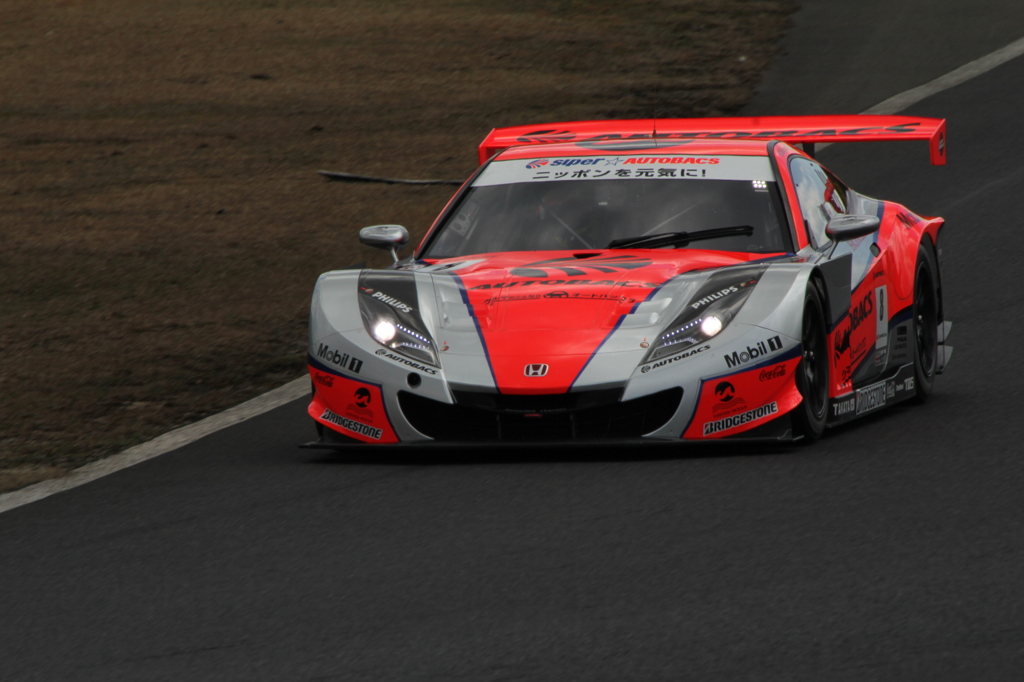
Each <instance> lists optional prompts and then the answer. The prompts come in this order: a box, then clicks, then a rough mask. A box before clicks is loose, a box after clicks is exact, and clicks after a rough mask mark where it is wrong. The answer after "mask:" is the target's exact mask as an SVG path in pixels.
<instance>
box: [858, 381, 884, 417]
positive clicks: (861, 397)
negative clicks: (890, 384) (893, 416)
mask: <svg viewBox="0 0 1024 682" xmlns="http://www.w3.org/2000/svg"><path fill="white" fill-rule="evenodd" d="M879 407H885V382H884V381H882V382H880V383H877V384H873V385H871V386H867V387H865V388H861V389H859V390H858V391H857V414H864V413H865V412H870V411H871V410H874V409H876V408H879Z"/></svg>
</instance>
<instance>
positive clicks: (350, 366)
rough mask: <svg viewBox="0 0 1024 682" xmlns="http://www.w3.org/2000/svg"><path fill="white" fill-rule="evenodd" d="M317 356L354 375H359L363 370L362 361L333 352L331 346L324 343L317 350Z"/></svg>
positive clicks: (346, 354) (345, 354)
mask: <svg viewBox="0 0 1024 682" xmlns="http://www.w3.org/2000/svg"><path fill="white" fill-rule="evenodd" d="M316 356H317V357H318V358H320V359H321V360H325V361H327V362H329V363H331V364H332V365H337V366H338V367H340V368H342V369H347V370H348V371H350V372H352V373H353V374H359V370H361V369H362V368H363V361H362V360H359V359H357V358H354V357H349V354H348V353H342V352H340V351H337V350H332V349H331V348H330V347H329V346H327V345H325V344H322V343H321V344H320V346H319V347H318V348H317V349H316Z"/></svg>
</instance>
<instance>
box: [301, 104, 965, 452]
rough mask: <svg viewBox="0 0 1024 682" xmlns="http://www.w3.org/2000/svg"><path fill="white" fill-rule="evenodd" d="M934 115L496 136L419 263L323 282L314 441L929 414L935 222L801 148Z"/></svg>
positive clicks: (769, 430)
mask: <svg viewBox="0 0 1024 682" xmlns="http://www.w3.org/2000/svg"><path fill="white" fill-rule="evenodd" d="M861 140H868V141H892V140H923V141H927V142H928V145H929V150H930V156H931V160H932V163H933V164H936V165H940V164H944V163H945V160H946V139H945V121H944V120H939V119H926V118H910V117H902V116H815V117H761V118H718V119H658V120H624V121H585V122H572V123H556V124H549V125H538V126H522V127H515V128H500V129H495V130H493V131H492V132H491V133H490V134H489V135H488V136H487V137H486V139H484V141H483V143H482V144H481V145H480V148H479V159H480V167H479V168H478V169H477V171H476V172H475V173H474V174H473V175H472V176H471V177H470V178H469V179H468V180H467V181H466V182H465V183H464V184H463V185H462V187H461V188H460V189H459V190H458V192H457V193H456V194H455V196H454V197H453V198H452V199H451V201H450V202H449V203H448V205H447V206H446V207H445V208H444V210H443V211H442V212H441V214H440V216H439V217H438V218H437V220H436V221H435V222H434V224H433V226H432V227H431V228H430V230H429V231H428V232H427V233H426V235H425V237H424V238H423V240H422V241H421V242H420V243H419V245H418V246H417V247H416V249H415V251H414V252H413V253H412V254H410V255H409V256H407V257H405V258H404V259H401V260H400V259H399V257H398V249H400V248H401V247H402V246H403V245H405V244H406V242H407V241H408V239H409V235H408V232H407V231H406V229H405V228H403V227H401V226H398V225H376V226H372V227H367V228H364V229H363V230H362V231H361V232H360V239H361V241H362V242H363V243H364V244H368V245H371V246H375V247H380V248H385V249H390V250H391V252H392V256H393V259H394V261H395V262H394V263H393V264H392V265H391V266H389V267H387V268H383V269H365V268H358V267H357V268H352V269H343V270H337V271H333V272H328V273H325V274H323V275H321V276H320V278H319V280H318V281H317V284H316V288H315V290H314V292H313V301H312V307H311V314H310V323H309V353H308V364H309V373H310V376H311V378H312V385H313V397H312V401H311V402H310V405H309V415H310V416H311V417H312V418H313V420H314V422H315V423H316V426H317V430H318V433H319V440H318V441H317V442H316V443H315V445H319V446H326V447H335V446H344V445H345V444H348V443H370V444H399V443H430V442H435V443H454V442H483V443H486V442H497V443H500V442H506V441H511V442H536V441H543V442H604V443H607V442H614V441H619V440H621V441H632V442H673V441H706V440H720V439H758V440H770V441H791V440H814V439H817V438H818V437H820V436H821V435H822V433H823V431H824V430H825V429H826V428H827V427H832V426H836V425H839V424H843V423H845V422H848V421H850V420H853V419H856V418H858V417H861V416H864V415H866V414H870V413H872V412H875V411H877V410H880V409H882V408H884V407H886V406H889V405H893V404H895V403H898V402H901V401H905V400H910V399H916V400H918V401H924V400H925V399H926V398H927V397H928V395H929V394H930V393H931V391H932V388H933V385H934V382H935V378H936V375H938V374H940V373H941V372H942V371H943V369H944V368H945V366H946V364H947V362H948V360H949V357H950V353H951V350H952V349H951V348H950V347H949V346H947V345H946V339H947V336H948V334H949V330H950V323H949V322H944V321H943V319H944V318H943V293H944V292H943V288H942V281H941V278H940V271H939V262H940V258H939V257H940V255H941V250H940V249H939V234H940V231H941V229H942V226H943V220H942V219H941V218H935V217H925V216H921V215H918V214H916V213H914V212H913V211H911V210H909V209H908V208H905V207H904V206H901V205H899V204H895V203H891V202H888V201H880V200H877V199H871V198H869V197H866V196H863V195H861V194H858V193H857V192H855V191H854V190H852V189H850V188H849V187H848V186H847V185H845V184H844V183H843V182H842V181H840V180H839V179H838V178H837V177H836V176H835V175H834V174H833V173H832V172H830V171H829V170H828V169H826V168H825V167H824V166H822V165H821V164H820V163H819V162H818V161H816V160H815V158H814V145H815V144H816V143H833V142H850V141H861Z"/></svg>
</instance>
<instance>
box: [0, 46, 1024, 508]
mask: <svg viewBox="0 0 1024 682" xmlns="http://www.w3.org/2000/svg"><path fill="white" fill-rule="evenodd" d="M1022 54H1024V38H1020V39H1019V40H1015V41H1014V42H1012V43H1010V44H1009V45H1007V46H1006V47H1003V48H1000V49H998V50H996V51H995V52H991V53H989V54H987V55H985V56H984V57H981V58H980V59H975V60H974V61H973V62H968V63H967V64H964V65H963V66H961V67H959V68H957V69H954V70H952V71H950V72H949V73H947V74H945V75H944V76H939V77H938V78H936V79H934V80H931V81H929V82H927V83H925V84H924V85H919V86H917V87H916V88H911V89H910V90H907V91H905V92H901V93H900V94H898V95H894V96H892V97H890V98H889V99H887V100H885V101H883V102H879V103H878V104H876V105H875V106H873V107H871V108H870V109H866V110H864V111H862V112H861V113H862V114H895V113H897V112H900V111H903V110H904V109H906V108H907V107H909V106H912V105H914V104H917V103H918V102H920V101H921V100H923V99H925V98H926V97H931V96H932V95H935V94H938V93H940V92H942V91H943V90H948V89H950V88H952V87H955V86H957V85H960V84H961V83H964V82H966V81H969V80H971V79H972V78H975V77H977V76H980V75H982V74H983V73H986V72H988V71H991V70H992V69H994V68H996V67H997V66H1000V65H1001V64H1005V63H1006V62H1008V61H1010V60H1011V59H1014V58H1015V57H1019V56H1021V55H1022ZM825 146H827V145H820V148H824V147H825ZM308 390H309V385H308V384H307V383H306V378H305V377H302V378H300V379H296V380H295V381H292V382H289V383H287V384H285V385H284V386H280V387H278V388H275V389H274V390H272V391H269V392H268V393H264V394H263V395H261V396H257V397H255V398H253V399H252V400H249V401H248V402H244V403H242V404H241V405H236V406H235V407H232V408H230V409H228V410H225V411H224V412H221V413H220V414H215V415H212V416H210V417H207V418H206V419H203V420H202V421H198V422H196V423H195V424H189V425H188V426H183V427H181V428H179V429H175V430H173V431H169V432H167V433H165V434H163V435H162V436H158V437H157V438H154V439H153V440H151V441H149V442H148V443H142V444H141V445H136V446H135V447H133V448H128V449H127V450H125V451H124V452H122V453H120V454H117V455H114V456H112V457H108V458H106V459H101V460H99V461H97V462H93V463H92V464H87V465H85V466H84V467H81V468H80V469H75V470H74V471H72V472H71V473H70V474H68V475H67V476H64V477H63V478H55V479H52V480H49V481H42V482H41V483H36V484H35V485H30V486H28V487H26V488H22V489H21V490H15V491H14V492H10V493H0V513H3V512H5V511H8V510H11V509H14V508H16V507H20V506H22V505H26V504H29V503H30V502H35V501H36V500H41V499H43V498H44V497H49V496H50V495H54V494H56V493H59V492H62V491H64V490H69V489H71V488H76V487H78V486H80V485H84V484H85V483H88V482H90V481H95V480H96V479H97V478H102V477H104V476H107V475H109V474H112V473H114V472H116V471H120V470H121V469H126V468H128V467H130V466H133V465H135V464H138V463H139V462H145V461H146V460H147V459H153V458H154V457H158V456H159V455H162V454H164V453H166V452H170V451H171V450H177V449H178V448H180V447H183V446H185V445H188V444H189V443H191V442H193V441H196V440H199V439H200V438H202V437H203V436H208V435H209V434H211V433H214V432H216V431H220V430H221V429H225V428H227V427H229V426H232V425H234V424H238V423H239V422H243V421H245V420H246V419H251V418H252V417H256V416H258V415H261V414H263V413H264V412H269V411H270V410H272V409H274V408H275V407H280V406H281V405H284V404H285V403H288V402H291V401H292V400H295V399H297V398H300V397H302V396H303V395H305V393H306V391H308Z"/></svg>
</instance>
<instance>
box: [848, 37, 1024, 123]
mask: <svg viewBox="0 0 1024 682" xmlns="http://www.w3.org/2000/svg"><path fill="white" fill-rule="evenodd" d="M1022 54H1024V38H1020V39H1018V40H1015V41H1014V42H1012V43H1010V44H1009V45H1007V46H1006V47H1004V48H1001V49H999V50H996V51H995V52H991V53H989V54H987V55H985V56H984V57H981V58H980V59H975V60H974V61H973V62H968V63H966V64H964V65H963V66H961V67H960V68H957V69H953V70H952V71H950V72H949V73H947V74H946V75H944V76H939V77H938V78H936V79H935V80H932V81H929V82H927V83H925V84H924V85H919V86H917V87H916V88H911V89H910V90H907V91H906V92H901V93H900V94H898V95H894V96H892V97H890V98H889V99H887V100H885V101H884V102H879V103H878V104H876V105H875V106H873V107H871V108H870V109H867V110H865V111H862V112H861V113H863V114H895V113H897V112H899V111H903V110H904V109H906V108H907V107H909V106H912V105H914V104H917V103H918V102H920V101H921V100H923V99H925V98H926V97H931V96H932V95H935V94H938V93H940V92H942V91H943V90H949V89H950V88H952V87H954V86H957V85H960V84H961V83H964V82H966V81H969V80H971V79H972V78H975V77H977V76H980V75H982V74H983V73H986V72H988V71H991V70H992V69H994V68H996V67H997V66H1000V65H1002V64H1005V63H1006V62H1008V61H1010V60H1011V59H1013V58H1015V57H1019V56H1021V55H1022Z"/></svg>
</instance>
